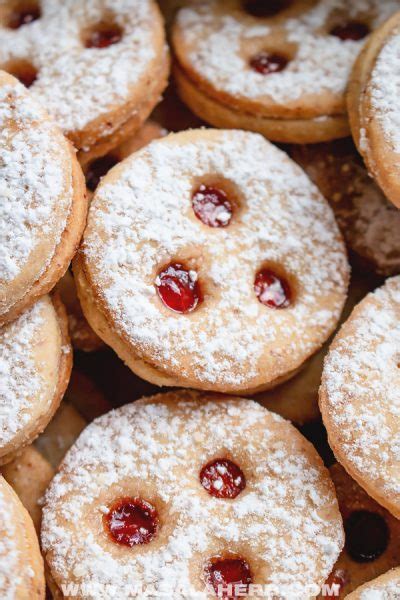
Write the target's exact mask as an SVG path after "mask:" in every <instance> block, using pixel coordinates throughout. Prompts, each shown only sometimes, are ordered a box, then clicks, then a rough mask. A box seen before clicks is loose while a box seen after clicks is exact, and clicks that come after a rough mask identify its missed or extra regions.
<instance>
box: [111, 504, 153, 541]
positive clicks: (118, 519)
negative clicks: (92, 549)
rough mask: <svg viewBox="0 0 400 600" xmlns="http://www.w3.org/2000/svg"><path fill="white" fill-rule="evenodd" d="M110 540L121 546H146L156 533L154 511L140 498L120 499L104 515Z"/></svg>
mask: <svg viewBox="0 0 400 600" xmlns="http://www.w3.org/2000/svg"><path fill="white" fill-rule="evenodd" d="M104 524H105V528H106V530H107V532H108V534H109V535H110V537H111V539H112V540H113V541H114V542H116V543H117V544H121V545H122V546H129V547H132V546H137V545H138V544H148V543H149V542H151V540H152V539H153V538H154V536H155V535H156V533H157V531H158V525H159V521H158V515H157V511H156V509H155V508H154V507H153V506H152V505H151V504H149V503H148V502H145V501H144V500H142V499H141V498H120V499H119V500H117V501H116V502H114V504H113V505H112V506H111V507H110V510H109V512H108V513H107V514H106V515H104Z"/></svg>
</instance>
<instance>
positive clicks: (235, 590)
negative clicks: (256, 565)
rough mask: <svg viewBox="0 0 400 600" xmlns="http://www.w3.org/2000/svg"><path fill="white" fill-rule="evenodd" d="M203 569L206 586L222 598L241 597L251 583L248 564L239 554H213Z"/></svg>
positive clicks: (230, 599) (247, 590) (227, 599)
mask: <svg viewBox="0 0 400 600" xmlns="http://www.w3.org/2000/svg"><path fill="white" fill-rule="evenodd" d="M204 571H205V572H204V575H205V580H206V582H207V584H208V586H209V587H210V588H211V589H213V590H214V592H215V595H216V596H217V597H218V598H223V599H224V600H236V598H241V597H243V596H244V595H246V594H248V592H249V586H250V584H252V583H253V577H252V574H251V571H250V567H249V564H248V563H247V561H246V560H245V559H244V558H242V557H240V556H235V557H234V556H228V557H222V556H214V557H212V558H210V559H209V561H208V562H207V564H206V566H205V570H204Z"/></svg>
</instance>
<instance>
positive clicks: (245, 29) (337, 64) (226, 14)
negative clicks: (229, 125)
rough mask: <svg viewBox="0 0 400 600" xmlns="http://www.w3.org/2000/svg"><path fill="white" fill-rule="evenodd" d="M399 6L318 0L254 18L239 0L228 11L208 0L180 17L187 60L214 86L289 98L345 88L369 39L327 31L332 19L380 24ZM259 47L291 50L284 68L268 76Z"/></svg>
mask: <svg viewBox="0 0 400 600" xmlns="http://www.w3.org/2000/svg"><path fill="white" fill-rule="evenodd" d="M293 4H296V3H293ZM299 4H300V3H299ZM399 8H400V3H399V2H398V0H389V1H386V2H379V0H357V2H350V3H349V2H347V1H346V0H320V1H319V2H316V3H315V6H312V7H311V8H309V9H303V10H299V9H297V10H295V9H294V8H293V11H290V12H289V11H288V12H287V15H286V14H285V15H283V16H282V20H272V19H252V18H249V17H248V16H246V15H245V14H244V13H243V12H242V11H241V10H240V6H239V7H238V8H237V9H232V10H230V11H229V10H226V11H224V10H221V3H219V2H218V0H207V1H206V2H200V3H198V5H196V6H194V7H189V8H184V9H182V10H181V11H180V12H179V14H178V19H177V23H178V27H179V29H180V33H181V35H182V36H183V40H184V41H185V43H186V44H187V45H188V47H189V49H190V52H189V55H188V57H187V59H185V62H186V60H187V62H188V63H189V64H190V65H191V67H192V68H194V70H195V71H197V72H198V73H199V74H200V76H201V77H202V78H204V79H206V80H207V81H208V82H209V83H210V84H211V85H213V86H214V87H215V88H216V89H218V90H220V91H223V92H225V93H229V94H232V95H233V96H235V97H238V98H243V97H244V98H248V99H254V100H262V99H263V98H268V99H269V101H273V102H274V103H276V104H282V105H285V103H287V102H288V101H294V100H298V99H299V98H301V97H304V96H307V97H312V96H313V95H316V94H319V95H320V94H326V93H328V94H334V95H337V96H339V97H341V96H342V95H343V94H344V91H345V88H346V85H347V80H348V77H349V75H350V71H351V68H352V66H353V63H354V60H355V59H356V57H357V55H358V53H359V51H360V48H361V47H362V45H363V40H360V41H353V40H347V41H343V40H341V39H339V38H338V37H336V36H333V35H329V28H330V26H332V25H335V24H340V23H342V22H343V21H344V22H346V21H353V20H354V21H357V20H360V21H361V22H363V21H365V20H366V21H367V23H368V24H369V26H370V27H371V29H375V28H376V27H377V26H378V25H379V24H380V23H382V22H383V21H384V20H385V19H387V18H388V17H389V16H390V15H391V14H393V13H394V12H395V11H396V10H398V9H399ZM278 40H280V41H279V42H278ZM257 48H258V50H259V51H260V50H265V49H267V50H268V51H271V52H274V51H277V52H282V53H283V55H287V54H289V57H290V62H289V64H288V66H287V67H286V68H285V70H284V71H281V72H279V73H275V74H269V75H268V76H264V75H262V74H260V73H257V72H255V71H253V70H252V69H251V68H250V67H249V64H248V59H249V52H250V53H251V54H254V52H255V50H256V49H257ZM314 108H315V106H314Z"/></svg>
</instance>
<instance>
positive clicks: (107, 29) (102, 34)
mask: <svg viewBox="0 0 400 600" xmlns="http://www.w3.org/2000/svg"><path fill="white" fill-rule="evenodd" d="M122 36H123V30H122V28H121V27H120V26H119V25H117V23H114V22H112V21H100V23H97V24H96V25H93V26H92V27H90V28H89V29H87V30H86V31H85V32H84V33H83V36H82V38H83V44H84V46H85V48H98V49H103V48H108V47H109V46H113V45H114V44H118V42H120V41H121V39H122Z"/></svg>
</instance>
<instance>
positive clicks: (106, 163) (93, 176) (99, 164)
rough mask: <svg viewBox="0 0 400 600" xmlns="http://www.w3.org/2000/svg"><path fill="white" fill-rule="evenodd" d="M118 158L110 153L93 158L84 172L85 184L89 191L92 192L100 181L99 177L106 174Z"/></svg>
mask: <svg viewBox="0 0 400 600" xmlns="http://www.w3.org/2000/svg"><path fill="white" fill-rule="evenodd" d="M117 163H118V158H117V157H116V156H113V155H112V154H107V155H106V156H102V157H101V158H98V159H96V160H94V161H93V162H92V163H91V165H90V166H89V169H88V170H87V172H86V185H87V187H88V188H89V190H90V191H92V192H94V190H95V189H96V188H97V186H98V185H99V183H100V179H101V178H102V177H104V175H107V173H108V171H109V170H110V169H111V168H112V167H115V165H116V164H117Z"/></svg>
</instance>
